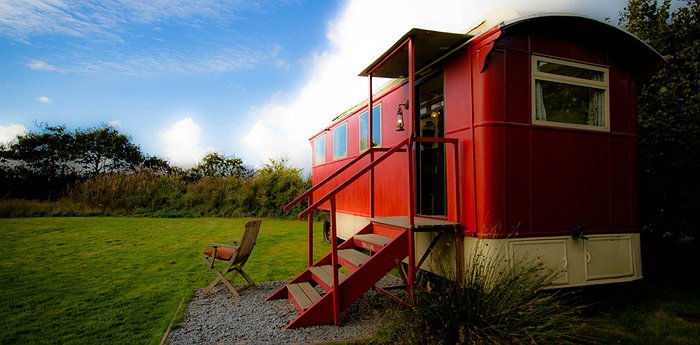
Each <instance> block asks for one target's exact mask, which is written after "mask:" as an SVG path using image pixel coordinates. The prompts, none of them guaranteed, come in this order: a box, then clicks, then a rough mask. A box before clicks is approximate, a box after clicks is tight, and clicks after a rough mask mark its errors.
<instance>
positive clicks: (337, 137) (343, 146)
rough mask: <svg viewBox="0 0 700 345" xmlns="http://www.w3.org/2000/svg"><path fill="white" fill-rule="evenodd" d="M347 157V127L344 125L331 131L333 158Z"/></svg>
mask: <svg viewBox="0 0 700 345" xmlns="http://www.w3.org/2000/svg"><path fill="white" fill-rule="evenodd" d="M347 155H348V125H347V123H344V124H342V125H340V126H338V127H336V128H335V129H334V130H333V158H341V157H345V156H347Z"/></svg>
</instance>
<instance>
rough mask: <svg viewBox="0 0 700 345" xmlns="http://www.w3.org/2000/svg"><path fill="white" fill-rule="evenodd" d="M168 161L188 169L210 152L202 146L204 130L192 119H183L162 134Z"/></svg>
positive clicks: (209, 149) (161, 139)
mask: <svg viewBox="0 0 700 345" xmlns="http://www.w3.org/2000/svg"><path fill="white" fill-rule="evenodd" d="M159 138H160V141H161V143H162V144H163V150H164V152H165V157H166V159H167V160H168V161H169V162H170V163H172V164H174V165H177V166H180V167H184V168H188V167H192V166H194V165H195V164H197V163H198V162H199V161H200V159H201V158H202V157H203V156H204V155H205V154H206V153H207V152H210V151H213V149H212V148H211V147H204V146H202V128H201V127H199V125H198V124H197V123H196V122H194V120H192V118H191V117H186V118H183V119H182V120H180V121H177V122H175V123H174V124H173V125H172V126H170V127H169V128H167V129H165V130H164V131H162V132H160V134H159Z"/></svg>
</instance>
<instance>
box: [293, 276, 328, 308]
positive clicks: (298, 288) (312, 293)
mask: <svg viewBox="0 0 700 345" xmlns="http://www.w3.org/2000/svg"><path fill="white" fill-rule="evenodd" d="M287 291H288V292H289V296H288V297H289V299H290V300H292V303H294V306H295V307H296V308H297V310H299V311H300V312H302V311H304V310H306V309H309V308H310V307H311V306H312V305H314V303H316V301H318V300H320V299H321V295H320V294H319V293H318V291H316V289H314V288H313V286H311V284H309V283H307V282H302V283H299V284H289V285H287Z"/></svg>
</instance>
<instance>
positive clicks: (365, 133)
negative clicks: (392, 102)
mask: <svg viewBox="0 0 700 345" xmlns="http://www.w3.org/2000/svg"><path fill="white" fill-rule="evenodd" d="M368 138H369V116H367V112H366V111H365V112H364V113H362V114H360V152H362V151H364V150H366V149H367V148H369V145H368V142H367V141H368V140H367V139H368ZM372 144H373V145H372V146H381V145H382V107H381V104H377V105H376V106H374V107H373V108H372Z"/></svg>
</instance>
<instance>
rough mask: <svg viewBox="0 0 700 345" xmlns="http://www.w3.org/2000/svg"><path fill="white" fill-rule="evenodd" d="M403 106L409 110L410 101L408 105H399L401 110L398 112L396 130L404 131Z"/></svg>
mask: <svg viewBox="0 0 700 345" xmlns="http://www.w3.org/2000/svg"><path fill="white" fill-rule="evenodd" d="M401 106H403V107H404V108H405V109H406V110H408V100H406V103H399V109H398V110H396V130H397V131H403V130H404V129H403V112H402V111H401Z"/></svg>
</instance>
